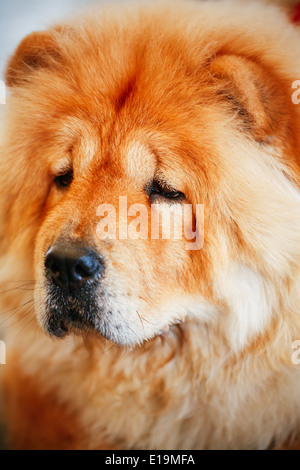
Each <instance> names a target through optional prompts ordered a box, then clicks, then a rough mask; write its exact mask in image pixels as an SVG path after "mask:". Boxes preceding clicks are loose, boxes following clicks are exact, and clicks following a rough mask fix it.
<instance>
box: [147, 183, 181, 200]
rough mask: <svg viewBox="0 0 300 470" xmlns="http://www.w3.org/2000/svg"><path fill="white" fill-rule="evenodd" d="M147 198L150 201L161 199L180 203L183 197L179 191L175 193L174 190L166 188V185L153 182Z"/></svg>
mask: <svg viewBox="0 0 300 470" xmlns="http://www.w3.org/2000/svg"><path fill="white" fill-rule="evenodd" d="M149 197H150V199H153V198H154V199H156V198H157V197H162V198H164V199H169V200H173V201H178V200H179V201H180V200H182V199H184V197H185V196H184V194H183V193H182V192H181V191H177V190H176V189H174V188H171V187H168V186H167V185H165V184H163V183H161V182H159V181H156V180H154V181H153V183H152V186H151V189H150V194H149Z"/></svg>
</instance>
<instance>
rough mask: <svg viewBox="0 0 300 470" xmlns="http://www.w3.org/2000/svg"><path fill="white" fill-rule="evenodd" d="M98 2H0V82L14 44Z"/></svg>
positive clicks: (29, 0) (62, 0) (15, 0)
mask: <svg viewBox="0 0 300 470" xmlns="http://www.w3.org/2000/svg"><path fill="white" fill-rule="evenodd" d="M101 1H102V0H51V1H49V0H6V1H4V0H0V32H1V34H0V80H3V76H4V70H5V64H6V62H7V59H8V58H9V57H10V55H11V54H12V53H13V51H14V49H15V48H16V47H17V45H18V43H19V42H20V41H21V39H23V38H24V37H25V36H26V35H27V34H29V33H31V32H32V31H35V30H40V29H46V28H47V26H49V25H51V23H53V22H55V21H57V20H59V19H61V18H64V17H66V16H69V15H70V14H72V13H76V12H80V10H82V9H83V8H84V7H87V6H89V5H92V4H97V3H101Z"/></svg>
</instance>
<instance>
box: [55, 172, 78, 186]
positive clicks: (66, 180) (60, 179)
mask: <svg viewBox="0 0 300 470" xmlns="http://www.w3.org/2000/svg"><path fill="white" fill-rule="evenodd" d="M72 181H73V172H72V171H68V172H67V173H64V174H62V175H58V176H56V178H55V180H54V182H55V184H56V186H57V187H58V188H68V187H69V186H71V183H72Z"/></svg>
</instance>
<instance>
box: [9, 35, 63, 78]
mask: <svg viewBox="0 0 300 470" xmlns="http://www.w3.org/2000/svg"><path fill="white" fill-rule="evenodd" d="M59 61H60V53H59V49H58V46H57V43H56V41H55V39H54V35H53V33H51V32H48V31H42V32H34V33H31V34H29V36H27V37H25V38H24V39H23V41H22V42H21V43H20V44H19V46H18V47H17V49H16V51H15V53H14V55H13V56H12V57H11V59H10V60H9V62H8V65H7V68H6V74H5V81H6V84H7V86H10V87H12V86H15V85H21V84H22V83H24V82H26V81H27V80H28V79H29V77H30V75H31V73H32V72H33V71H34V70H37V69H39V68H55V67H57V64H58V62H59Z"/></svg>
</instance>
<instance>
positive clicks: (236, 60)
mask: <svg viewBox="0 0 300 470" xmlns="http://www.w3.org/2000/svg"><path fill="white" fill-rule="evenodd" d="M210 73H211V75H212V77H213V86H214V87H216V91H217V94H218V95H219V96H221V97H222V99H224V98H226V100H227V102H228V103H229V105H230V107H231V109H232V111H233V112H235V115H236V116H237V117H238V118H239V119H240V122H241V123H242V125H243V130H244V131H248V132H249V133H251V134H252V136H254V138H255V139H256V140H258V141H264V140H265V139H266V138H267V137H270V136H275V135H277V136H278V134H279V133H281V132H282V131H283V129H284V127H285V128H286V127H287V116H288V114H287V112H285V111H287V107H288V104H287V103H288V100H287V99H286V97H285V96H284V94H283V92H282V90H283V89H284V87H283V86H282V85H283V84H280V83H279V82H278V80H277V79H275V77H273V76H272V75H271V73H270V72H269V71H267V70H264V68H263V67H262V66H261V65H260V64H258V63H256V62H255V61H253V60H251V59H248V58H244V57H239V56H235V55H220V56H217V57H216V58H215V59H214V60H213V61H212V62H211V63H210Z"/></svg>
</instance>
